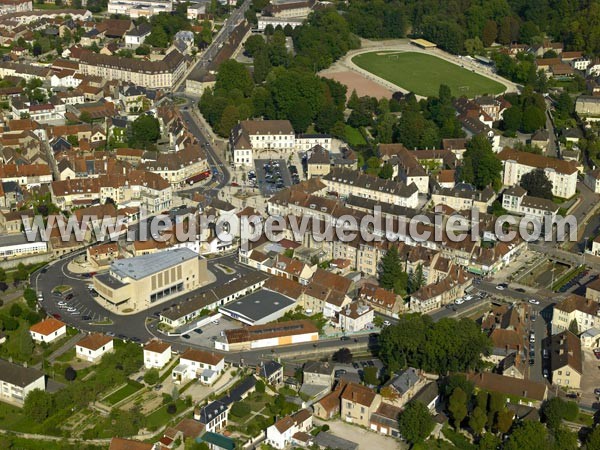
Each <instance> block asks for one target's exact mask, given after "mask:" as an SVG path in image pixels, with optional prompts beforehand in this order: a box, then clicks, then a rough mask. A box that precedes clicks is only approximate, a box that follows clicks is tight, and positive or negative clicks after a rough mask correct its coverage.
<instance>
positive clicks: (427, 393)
mask: <svg viewBox="0 0 600 450" xmlns="http://www.w3.org/2000/svg"><path fill="white" fill-rule="evenodd" d="M411 402H420V403H422V404H423V405H425V407H426V408H427V409H428V410H429V412H430V413H432V414H433V413H435V411H436V408H437V407H438V405H439V403H440V393H439V388H438V384H437V383H436V382H435V381H434V382H431V383H428V384H427V385H425V386H424V387H423V388H421V390H420V391H419V392H417V393H416V394H415V396H414V397H413V398H412V400H411Z"/></svg>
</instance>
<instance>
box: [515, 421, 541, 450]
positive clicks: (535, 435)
mask: <svg viewBox="0 0 600 450" xmlns="http://www.w3.org/2000/svg"><path fill="white" fill-rule="evenodd" d="M547 439H548V432H547V431H546V428H545V427H544V425H542V424H541V423H539V422H533V421H530V420H528V421H524V422H521V423H520V424H519V426H518V427H516V428H515V430H514V431H513V432H512V433H511V434H510V436H509V437H508V440H507V441H506V443H505V444H504V449H505V450H541V449H544V448H546V446H547V443H546V441H547Z"/></svg>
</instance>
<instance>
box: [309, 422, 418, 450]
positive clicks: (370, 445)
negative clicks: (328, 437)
mask: <svg viewBox="0 0 600 450" xmlns="http://www.w3.org/2000/svg"><path fill="white" fill-rule="evenodd" d="M313 420H314V423H315V424H316V425H323V424H327V425H329V432H330V433H331V434H333V435H335V436H337V437H340V438H342V439H347V440H349V441H352V442H356V443H357V444H358V448H359V449H360V450H372V449H381V450H384V449H385V450H392V449H407V448H408V445H407V444H405V443H404V442H401V441H399V440H397V439H394V438H393V437H389V436H383V435H381V434H378V433H375V432H374V431H368V430H365V429H364V428H361V427H357V426H355V425H350V424H349V423H345V422H342V421H341V420H335V421H329V422H325V421H323V420H319V419H316V418H313Z"/></svg>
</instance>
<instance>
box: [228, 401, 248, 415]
mask: <svg viewBox="0 0 600 450" xmlns="http://www.w3.org/2000/svg"><path fill="white" fill-rule="evenodd" d="M250 411H251V409H250V405H248V404H247V403H242V402H235V403H234V404H233V406H232V407H231V415H232V416H235V417H238V418H242V417H246V416H247V415H248V414H250Z"/></svg>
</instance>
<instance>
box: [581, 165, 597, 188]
mask: <svg viewBox="0 0 600 450" xmlns="http://www.w3.org/2000/svg"><path fill="white" fill-rule="evenodd" d="M583 182H584V183H585V185H586V186H587V187H589V188H590V189H591V190H592V191H593V192H594V193H596V194H600V169H594V170H591V171H589V172H586V174H585V178H584V179H583Z"/></svg>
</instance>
